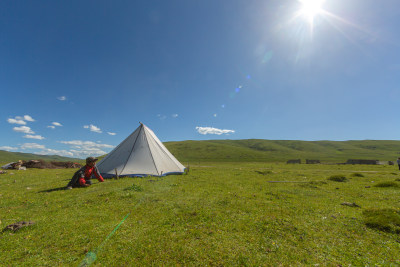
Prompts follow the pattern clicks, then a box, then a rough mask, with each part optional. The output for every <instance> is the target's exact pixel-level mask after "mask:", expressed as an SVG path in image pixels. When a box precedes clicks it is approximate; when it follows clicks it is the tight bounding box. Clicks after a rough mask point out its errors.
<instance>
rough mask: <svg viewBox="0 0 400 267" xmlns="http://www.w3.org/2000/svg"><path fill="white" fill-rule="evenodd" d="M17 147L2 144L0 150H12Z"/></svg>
mask: <svg viewBox="0 0 400 267" xmlns="http://www.w3.org/2000/svg"><path fill="white" fill-rule="evenodd" d="M17 149H18V148H17V147H11V146H0V150H5V151H10V150H17Z"/></svg>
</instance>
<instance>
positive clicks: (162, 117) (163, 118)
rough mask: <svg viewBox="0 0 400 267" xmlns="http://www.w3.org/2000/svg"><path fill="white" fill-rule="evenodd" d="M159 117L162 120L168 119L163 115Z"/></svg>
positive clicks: (158, 115)
mask: <svg viewBox="0 0 400 267" xmlns="http://www.w3.org/2000/svg"><path fill="white" fill-rule="evenodd" d="M157 117H158V118H159V119H160V120H165V119H166V118H167V116H165V115H162V114H157Z"/></svg>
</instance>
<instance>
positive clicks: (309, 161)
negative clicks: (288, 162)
mask: <svg viewBox="0 0 400 267" xmlns="http://www.w3.org/2000/svg"><path fill="white" fill-rule="evenodd" d="M306 164H321V161H320V160H319V159H306Z"/></svg>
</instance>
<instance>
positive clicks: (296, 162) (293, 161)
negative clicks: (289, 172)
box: [286, 159, 301, 164]
mask: <svg viewBox="0 0 400 267" xmlns="http://www.w3.org/2000/svg"><path fill="white" fill-rule="evenodd" d="M286 163H287V164H301V159H289V160H288V161H287V162H286Z"/></svg>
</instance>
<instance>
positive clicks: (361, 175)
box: [351, 172, 365, 177]
mask: <svg viewBox="0 0 400 267" xmlns="http://www.w3.org/2000/svg"><path fill="white" fill-rule="evenodd" d="M351 176H353V177H365V176H364V174H362V173H359V172H355V173H353V174H352V175H351Z"/></svg>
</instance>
